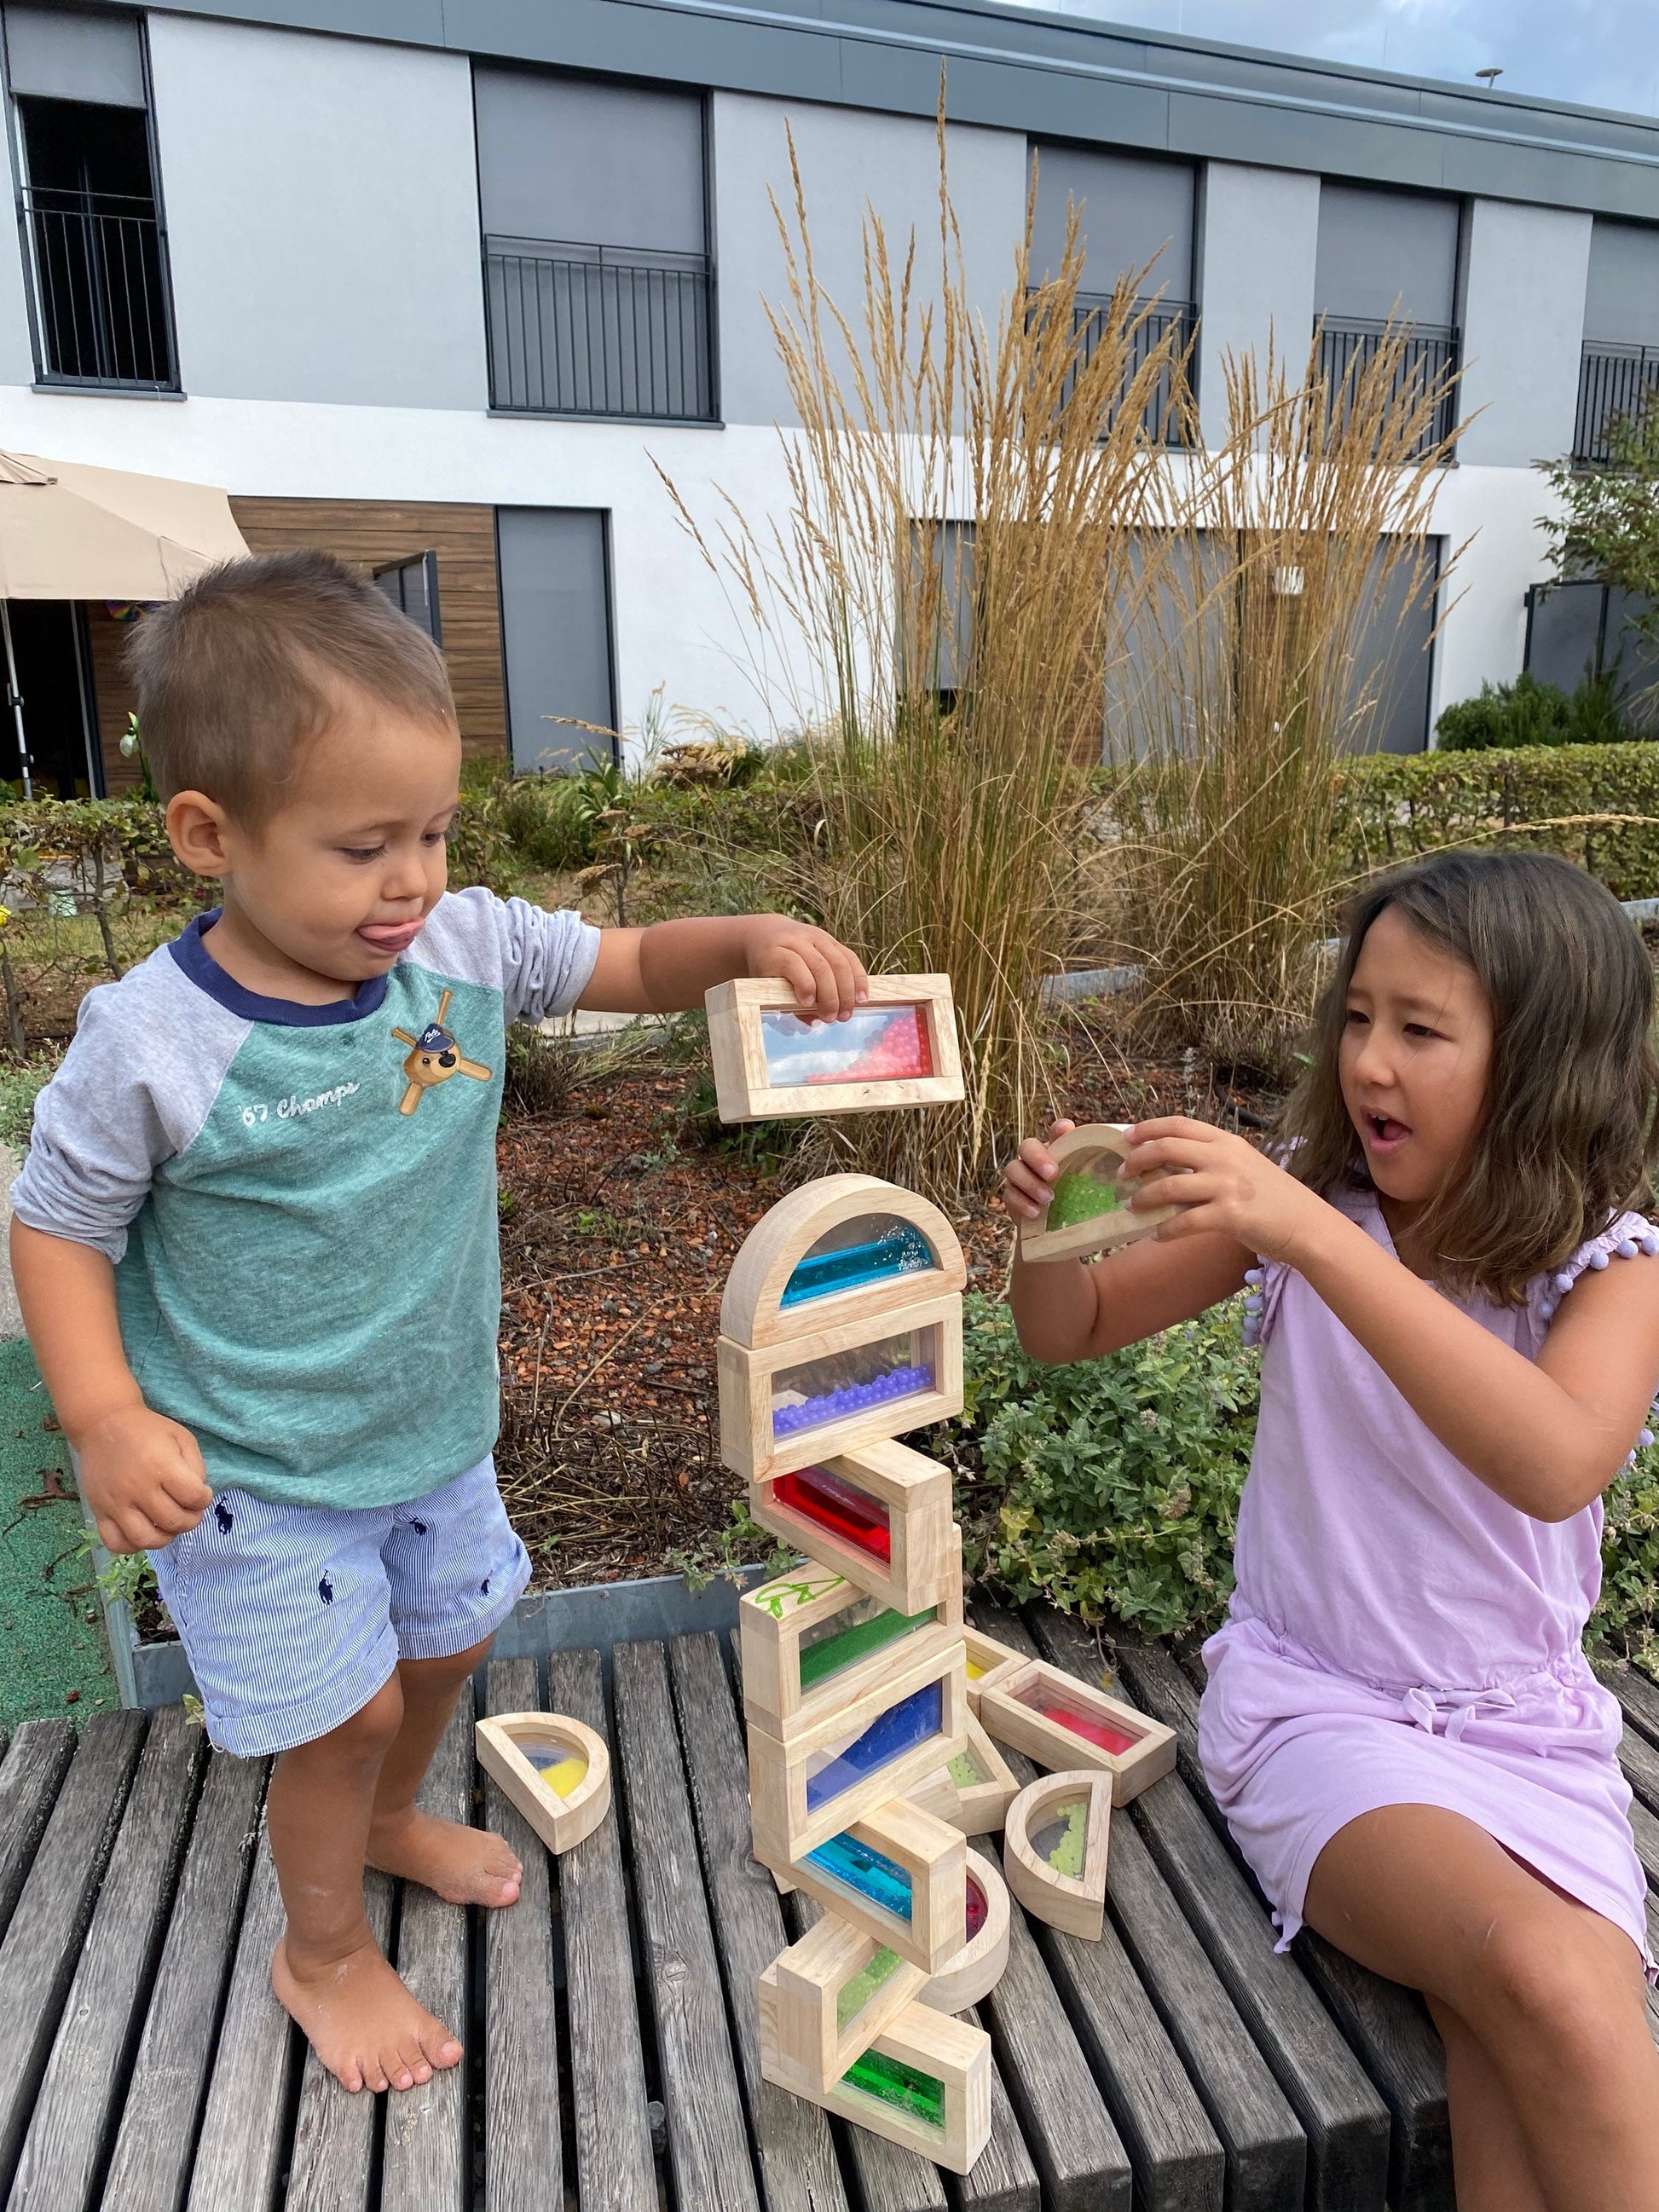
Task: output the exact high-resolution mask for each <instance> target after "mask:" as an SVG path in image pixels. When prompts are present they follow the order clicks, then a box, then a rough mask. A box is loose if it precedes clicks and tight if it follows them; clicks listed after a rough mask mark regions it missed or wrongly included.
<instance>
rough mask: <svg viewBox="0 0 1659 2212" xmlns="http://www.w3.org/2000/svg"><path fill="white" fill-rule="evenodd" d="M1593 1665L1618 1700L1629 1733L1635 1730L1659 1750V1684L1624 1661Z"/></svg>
mask: <svg viewBox="0 0 1659 2212" xmlns="http://www.w3.org/2000/svg"><path fill="white" fill-rule="evenodd" d="M1592 1663H1593V1664H1594V1666H1595V1672H1596V1674H1597V1675H1598V1677H1599V1678H1600V1680H1601V1681H1602V1682H1604V1683H1605V1684H1606V1686H1607V1688H1608V1689H1609V1690H1611V1691H1612V1692H1613V1696H1614V1697H1615V1698H1617V1699H1618V1700H1619V1703H1620V1708H1621V1709H1622V1711H1623V1712H1624V1716H1625V1725H1626V1730H1627V1731H1628V1730H1630V1729H1634V1730H1635V1731H1636V1732H1637V1733H1638V1735H1642V1736H1644V1737H1645V1739H1646V1740H1647V1741H1648V1742H1649V1743H1650V1744H1652V1745H1653V1746H1654V1747H1656V1748H1659V1682H1655V1681H1653V1680H1650V1677H1649V1676H1647V1675H1646V1674H1644V1673H1643V1672H1642V1670H1641V1668H1639V1667H1632V1666H1630V1665H1628V1664H1627V1663H1626V1662H1621V1661H1620V1662H1615V1661H1613V1660H1610V1659H1597V1660H1595V1661H1594V1662H1592Z"/></svg>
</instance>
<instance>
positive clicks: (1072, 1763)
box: [979, 1659, 1176, 1805]
mask: <svg viewBox="0 0 1659 2212" xmlns="http://www.w3.org/2000/svg"><path fill="white" fill-rule="evenodd" d="M979 1717H980V1723H981V1726H982V1727H983V1728H984V1729H985V1730H986V1733H987V1735H993V1736H994V1737H995V1738H996V1740H997V1741H998V1742H999V1743H1006V1744H1007V1745H1008V1746H1009V1747H1011V1748H1012V1750H1015V1751H1023V1752H1024V1753H1025V1755H1026V1757H1027V1758H1028V1759H1036V1763H1037V1765H1039V1766H1048V1767H1052V1768H1055V1769H1066V1768H1070V1767H1081V1766H1086V1767H1092V1768H1095V1769H1097V1770H1098V1771H1100V1772H1101V1773H1103V1774H1109V1775H1110V1776H1111V1778H1112V1802H1113V1803H1114V1804H1115V1805H1127V1803H1128V1802H1129V1801H1130V1799H1131V1798H1132V1797H1138V1796H1139V1795H1140V1793H1141V1791H1142V1790H1145V1789H1147V1788H1148V1787H1150V1785H1151V1784H1152V1783H1154V1782H1157V1781H1158V1780H1160V1779H1161V1778H1163V1777H1164V1775H1166V1774H1168V1773H1169V1772H1170V1771H1171V1770H1172V1769H1173V1767H1174V1765H1175V1763H1176V1739H1175V1730H1174V1729H1170V1728H1165V1726H1164V1723H1163V1722H1162V1721H1155V1720H1152V1718H1151V1717H1149V1716H1148V1715H1147V1714H1146V1713H1139V1712H1137V1711H1135V1709H1134V1707H1133V1705H1124V1704H1123V1703H1122V1702H1121V1699H1117V1698H1112V1697H1108V1695H1107V1694H1106V1692H1105V1691H1104V1690H1097V1689H1094V1688H1092V1687H1091V1686H1090V1685H1089V1684H1088V1683H1087V1682H1080V1681H1079V1680H1078V1679H1077V1677H1076V1676H1075V1675H1074V1674H1063V1673H1062V1672H1061V1671H1060V1668H1058V1667H1051V1666H1049V1664H1048V1662H1047V1661H1046V1660H1043V1659H1031V1660H1028V1661H1027V1662H1026V1663H1025V1665H1024V1667H1022V1668H1018V1670H1017V1671H1016V1672H1015V1673H1013V1674H1003V1675H1000V1676H999V1677H998V1679H997V1680H995V1681H994V1683H992V1684H991V1685H990V1686H989V1687H985V1686H981V1691H980V1699H979Z"/></svg>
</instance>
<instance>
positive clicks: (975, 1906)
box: [968, 1875, 990, 1943]
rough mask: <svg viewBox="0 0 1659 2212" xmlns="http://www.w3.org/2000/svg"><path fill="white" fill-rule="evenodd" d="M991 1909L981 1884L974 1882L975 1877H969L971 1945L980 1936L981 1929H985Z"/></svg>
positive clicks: (969, 1931)
mask: <svg viewBox="0 0 1659 2212" xmlns="http://www.w3.org/2000/svg"><path fill="white" fill-rule="evenodd" d="M989 1909H990V1908H989V1907H988V1906H987V1904H986V1902H985V1892H984V1891H983V1890H982V1889H981V1887H980V1886H979V1884H978V1883H977V1882H976V1881H975V1880H974V1877H973V1876H972V1875H969V1877H968V1941H969V1942H970V1943H971V1942H973V1940H974V1938H975V1936H977V1935H978V1933H979V1931H980V1929H981V1928H983V1927H984V1925H985V1915H986V1913H987V1911H989Z"/></svg>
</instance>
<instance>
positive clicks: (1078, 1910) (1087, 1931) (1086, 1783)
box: [1002, 1766, 1112, 1943]
mask: <svg viewBox="0 0 1659 2212" xmlns="http://www.w3.org/2000/svg"><path fill="white" fill-rule="evenodd" d="M1111 1813H1112V1785H1111V1783H1110V1780H1109V1778H1108V1777H1107V1776H1105V1775H1103V1774H1097V1772H1096V1771H1094V1769H1093V1768H1092V1767H1082V1766H1079V1767H1077V1768H1075V1769H1073V1771H1072V1772H1071V1773H1069V1774H1045V1775H1043V1776H1042V1777H1041V1778H1039V1779H1038V1780H1037V1781H1036V1782H1033V1783H1031V1784H1030V1785H1029V1787H1028V1788H1026V1789H1024V1790H1021V1791H1020V1793H1019V1795H1018V1797H1016V1798H1015V1800H1014V1802H1013V1803H1012V1805H1011V1806H1010V1807H1009V1808H1008V1819H1007V1823H1006V1826H1005V1827H1004V1829H1003V1832H1002V1870H1003V1872H1004V1874H1006V1876H1007V1877H1008V1887H1009V1888H1010V1889H1011V1890H1012V1892H1013V1893H1014V1895H1015V1896H1016V1897H1017V1898H1018V1899H1019V1901H1020V1903H1021V1904H1022V1905H1024V1907H1025V1910H1026V1911H1028V1912H1034V1913H1035V1914H1036V1917H1037V1918H1038V1919H1039V1920H1046V1921H1047V1922H1048V1925H1049V1926H1050V1927H1051V1928H1058V1929H1060V1930H1061V1931H1062V1932H1063V1933H1064V1934H1066V1935H1067V1936H1085V1937H1086V1938H1087V1940H1088V1941H1089V1942H1093V1943H1097V1942H1099V1941H1100V1936H1101V1930H1102V1929H1103V1927H1104V1926H1105V1924H1106V1845H1107V1839H1108V1836H1109V1832H1110V1831H1109V1822H1110V1820H1111ZM1062 1822H1063V1823H1065V1826H1066V1833H1065V1837H1064V1841H1063V1843H1062V1844H1061V1845H1060V1847H1059V1849H1058V1850H1057V1849H1056V1847H1055V1846H1054V1844H1048V1848H1047V1849H1042V1848H1039V1845H1040V1844H1041V1843H1042V1838H1043V1832H1044V1829H1045V1827H1048V1828H1054V1827H1058V1826H1060V1824H1061V1823H1062ZM1060 1850H1064V1851H1065V1852H1066V1854H1067V1855H1068V1856H1069V1857H1072V1858H1073V1859H1074V1860H1075V1865H1076V1870H1075V1871H1074V1872H1073V1870H1072V1869H1071V1868H1070V1867H1068V1866H1067V1865H1066V1864H1065V1863H1056V1860H1057V1859H1058V1858H1059V1857H1060Z"/></svg>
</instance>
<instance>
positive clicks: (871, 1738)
mask: <svg viewBox="0 0 1659 2212" xmlns="http://www.w3.org/2000/svg"><path fill="white" fill-rule="evenodd" d="M944 1711H945V1692H944V1690H943V1688H942V1687H941V1686H940V1685H939V1683H938V1682H928V1683H925V1684H924V1685H923V1686H922V1687H921V1689H920V1690H914V1691H912V1692H911V1693H910V1695H909V1696H908V1698H901V1699H899V1701H898V1703H897V1704H896V1705H890V1706H889V1707H888V1708H887V1711H885V1712H884V1713H879V1714H878V1715H877V1717H876V1718H875V1719H874V1720H873V1721H872V1722H871V1723H870V1725H869V1726H868V1727H867V1728H866V1729H859V1730H856V1731H854V1732H852V1733H850V1734H849V1735H846V1736H844V1737H842V1738H840V1739H838V1740H837V1741H834V1742H831V1743H829V1744H826V1745H825V1746H824V1747H823V1749H822V1750H819V1751H815V1752H813V1753H811V1756H810V1758H809V1759H807V1762H806V1809H807V1811H808V1812H809V1813H816V1812H817V1809H818V1808H819V1806H821V1805H826V1804H828V1803H829V1800H830V1799H831V1798H832V1797H838V1796H840V1795H841V1793H842V1790H850V1789H851V1788H852V1787H853V1785H854V1783H856V1782H862V1781H863V1780H864V1778H865V1777H866V1775H870V1774H874V1773H875V1772H877V1771H878V1769H880V1768H881V1767H884V1766H886V1765H890V1763H891V1762H892V1761H893V1760H894V1759H900V1758H902V1756H903V1755H904V1753H906V1752H907V1751H914V1750H915V1747H916V1746H917V1745H918V1744H923V1743H926V1742H927V1739H928V1738H929V1736H935V1735H939V1733H940V1732H941V1729H942V1727H943V1723H944Z"/></svg>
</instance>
